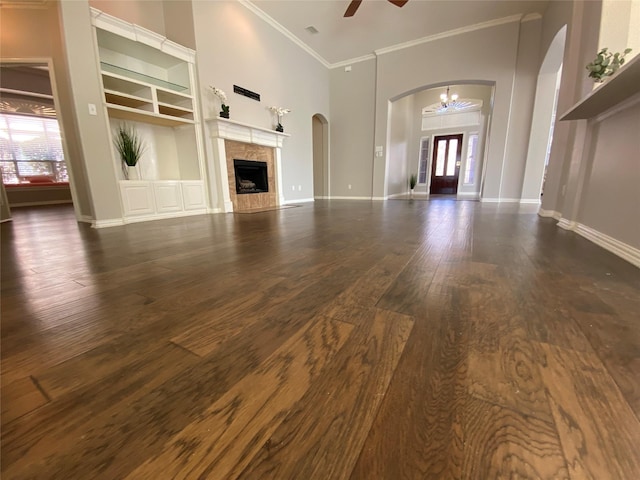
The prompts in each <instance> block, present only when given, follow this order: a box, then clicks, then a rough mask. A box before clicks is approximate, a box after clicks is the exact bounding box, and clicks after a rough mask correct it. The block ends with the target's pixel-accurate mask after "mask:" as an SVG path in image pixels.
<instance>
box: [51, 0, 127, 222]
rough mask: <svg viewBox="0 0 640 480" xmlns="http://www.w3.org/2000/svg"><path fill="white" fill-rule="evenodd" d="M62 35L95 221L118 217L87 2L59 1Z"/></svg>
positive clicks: (117, 199)
mask: <svg viewBox="0 0 640 480" xmlns="http://www.w3.org/2000/svg"><path fill="white" fill-rule="evenodd" d="M60 19H61V24H62V38H63V43H64V48H65V54H66V58H67V62H68V75H69V79H70V83H71V89H72V92H73V97H72V105H73V109H74V111H75V115H76V120H77V126H76V133H77V134H78V136H79V138H80V150H81V152H82V158H83V159H84V167H85V169H86V177H87V180H88V184H89V192H90V194H91V203H92V205H93V218H94V220H96V221H98V222H104V221H113V220H116V219H121V218H122V208H121V204H120V192H119V190H118V184H117V179H116V173H115V169H114V168H113V163H112V156H111V151H112V150H111V143H110V139H109V135H108V134H107V131H108V129H109V122H108V118H107V115H106V109H104V108H100V106H101V105H103V97H102V89H101V88H100V82H101V79H100V71H99V67H98V62H97V60H96V51H95V47H94V32H93V26H92V25H91V14H90V9H89V4H88V2H87V1H86V0H85V1H79V0H78V1H74V2H60ZM89 104H93V105H97V106H98V108H97V115H89V110H88V105H89Z"/></svg>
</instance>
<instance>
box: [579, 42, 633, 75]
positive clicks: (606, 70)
mask: <svg viewBox="0 0 640 480" xmlns="http://www.w3.org/2000/svg"><path fill="white" fill-rule="evenodd" d="M630 51H631V49H630V48H626V49H625V50H624V52H622V53H620V52H617V53H611V52H609V49H608V48H603V49H602V50H600V51H599V52H598V55H597V56H596V58H595V60H593V61H592V62H591V63H589V64H587V66H586V69H587V70H589V78H593V79H594V81H595V82H596V83H602V82H604V79H605V77H609V76H611V75H613V74H614V73H616V71H617V70H618V69H619V68H620V67H621V66H622V65H623V64H624V57H625V55H626V54H627V53H629V52H630Z"/></svg>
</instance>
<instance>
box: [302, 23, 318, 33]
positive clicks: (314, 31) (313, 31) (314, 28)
mask: <svg viewBox="0 0 640 480" xmlns="http://www.w3.org/2000/svg"><path fill="white" fill-rule="evenodd" d="M305 30H306V31H307V32H309V33H310V34H312V35H315V34H316V33H318V29H317V28H316V27H314V26H313V25H309V26H308V27H307V28H305Z"/></svg>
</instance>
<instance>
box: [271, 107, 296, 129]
mask: <svg viewBox="0 0 640 480" xmlns="http://www.w3.org/2000/svg"><path fill="white" fill-rule="evenodd" d="M269 110H271V111H272V112H273V113H275V114H276V115H277V117H278V125H277V126H276V132H284V127H283V126H282V117H284V116H285V115H286V114H287V113H290V112H291V110H289V109H288V108H282V107H269Z"/></svg>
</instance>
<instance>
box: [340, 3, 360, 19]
mask: <svg viewBox="0 0 640 480" xmlns="http://www.w3.org/2000/svg"><path fill="white" fill-rule="evenodd" d="M361 3H362V0H351V3H350V4H349V6H348V7H347V11H346V12H344V16H345V17H353V16H354V15H355V13H356V11H357V10H358V7H359V6H360V4H361Z"/></svg>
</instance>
